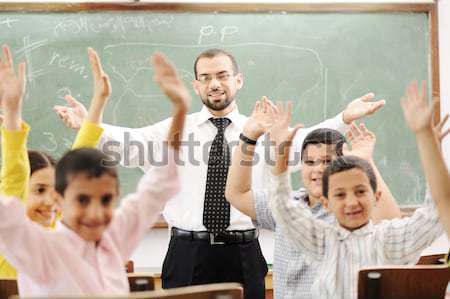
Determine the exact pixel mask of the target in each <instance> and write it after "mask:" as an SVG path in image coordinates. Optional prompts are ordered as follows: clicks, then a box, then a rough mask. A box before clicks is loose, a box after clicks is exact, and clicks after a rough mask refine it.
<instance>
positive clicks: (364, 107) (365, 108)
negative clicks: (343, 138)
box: [342, 93, 386, 124]
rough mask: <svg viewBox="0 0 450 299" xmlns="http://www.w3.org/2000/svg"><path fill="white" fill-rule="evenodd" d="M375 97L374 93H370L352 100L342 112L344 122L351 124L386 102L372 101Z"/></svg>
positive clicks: (375, 110)
mask: <svg viewBox="0 0 450 299" xmlns="http://www.w3.org/2000/svg"><path fill="white" fill-rule="evenodd" d="M374 98H375V95H374V94H373V93H368V94H365V95H363V96H362V97H360V98H357V99H355V100H353V101H351V102H350V103H349V104H348V105H347V107H346V108H345V110H344V112H343V114H342V117H343V120H344V122H345V123H346V124H351V123H352V122H353V121H355V120H358V119H360V118H363V117H365V116H367V115H370V114H373V113H375V112H377V111H378V110H380V109H381V107H383V106H384V104H386V101H385V100H378V101H372V100H373V99H374Z"/></svg>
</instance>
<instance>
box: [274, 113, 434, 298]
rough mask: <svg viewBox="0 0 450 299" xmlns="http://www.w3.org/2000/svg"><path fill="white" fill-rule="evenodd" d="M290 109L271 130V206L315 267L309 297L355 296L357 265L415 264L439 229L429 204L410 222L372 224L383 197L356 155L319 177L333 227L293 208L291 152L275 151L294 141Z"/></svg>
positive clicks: (367, 166) (301, 208) (368, 168)
mask: <svg viewBox="0 0 450 299" xmlns="http://www.w3.org/2000/svg"><path fill="white" fill-rule="evenodd" d="M291 107H292V105H289V106H288V109H284V107H281V109H280V110H281V111H282V112H281V113H280V114H281V115H280V119H279V121H277V122H276V123H275V125H273V126H272V127H271V129H270V134H271V135H270V136H271V138H273V139H274V141H275V144H276V146H277V147H276V148H277V150H278V152H277V155H276V164H275V167H274V168H273V171H272V172H273V174H274V176H273V177H272V182H271V186H270V193H269V205H270V207H271V210H272V213H273V216H274V218H275V220H276V221H277V223H279V224H280V225H282V226H283V229H284V230H285V232H286V234H287V235H288V237H289V238H290V240H291V241H292V243H293V244H294V245H296V246H297V247H298V248H299V249H300V250H302V252H303V253H304V255H305V257H306V258H308V260H310V261H311V262H316V263H318V264H317V273H319V274H318V275H316V277H315V279H314V283H313V286H312V293H313V298H349V299H352V298H356V297H357V275H358V271H359V269H360V268H361V267H365V266H376V265H384V264H412V263H415V262H417V260H418V258H419V256H420V252H421V251H422V250H423V249H424V248H425V247H427V246H428V245H430V244H431V242H432V241H433V240H434V239H436V238H437V237H438V236H439V235H440V234H441V233H442V227H441V226H440V225H439V219H438V216H437V213H436V210H435V207H434V205H433V204H432V201H427V203H426V205H425V206H424V207H423V208H420V209H418V210H417V211H416V212H415V213H414V214H413V216H412V217H410V218H404V219H393V220H385V221H382V222H381V223H379V224H376V225H374V224H373V223H372V222H371V221H370V215H371V212H372V210H373V208H374V206H376V205H377V204H378V201H379V199H380V196H381V193H380V191H377V180H376V177H375V173H374V171H373V169H372V167H371V166H370V164H369V163H368V162H366V161H365V160H363V159H360V158H357V157H354V156H347V157H345V156H343V157H339V158H337V159H336V160H335V161H333V162H332V163H331V164H330V166H328V168H327V169H326V170H325V173H324V175H323V183H322V194H323V196H324V200H326V202H327V203H328V209H329V210H330V211H331V212H333V214H334V216H335V218H336V220H337V222H338V225H337V226H336V225H330V224H328V223H325V222H324V221H321V220H318V219H316V218H315V217H313V215H312V214H311V212H310V211H309V210H308V209H307V208H305V207H304V206H303V205H294V204H292V202H291V201H289V200H288V198H289V195H290V192H291V189H290V182H289V175H288V173H287V172H286V169H287V159H288V156H289V153H288V151H286V150H280V149H279V145H280V144H285V143H286V142H287V144H289V142H290V141H291V140H292V137H293V136H292V132H290V131H289V130H288V124H289V121H290V115H291V109H292V108H291ZM287 147H288V146H287Z"/></svg>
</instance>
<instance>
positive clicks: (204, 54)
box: [194, 49, 239, 79]
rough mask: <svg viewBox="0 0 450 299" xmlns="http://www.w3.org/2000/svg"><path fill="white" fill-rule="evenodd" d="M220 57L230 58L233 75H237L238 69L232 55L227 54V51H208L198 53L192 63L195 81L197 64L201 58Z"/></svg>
mask: <svg viewBox="0 0 450 299" xmlns="http://www.w3.org/2000/svg"><path fill="white" fill-rule="evenodd" d="M220 55H224V56H227V57H228V58H230V60H231V64H232V65H233V72H234V74H237V73H239V68H238V65H237V62H236V59H235V58H234V56H233V55H231V54H230V53H228V52H227V51H225V50H222V49H208V50H206V51H203V52H202V53H200V55H198V56H197V58H196V59H195V62H194V74H195V79H197V64H198V61H199V60H200V59H201V58H214V57H216V56H220Z"/></svg>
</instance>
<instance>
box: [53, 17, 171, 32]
mask: <svg viewBox="0 0 450 299" xmlns="http://www.w3.org/2000/svg"><path fill="white" fill-rule="evenodd" d="M174 19H175V18H174V16H171V15H164V16H161V17H155V18H152V17H146V16H120V15H116V16H108V17H104V16H97V17H95V18H88V17H87V16H82V17H79V18H70V19H67V20H64V21H63V22H60V23H58V24H57V25H56V26H55V28H54V30H53V33H54V35H55V37H59V36H61V35H62V34H73V35H77V34H80V33H94V34H101V33H122V34H125V33H127V32H136V31H139V30H140V31H142V32H153V31H154V30H156V27H159V26H163V25H164V26H165V27H167V26H168V25H170V24H172V23H173V21H174ZM124 37H125V36H124Z"/></svg>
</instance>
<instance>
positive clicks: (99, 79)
mask: <svg viewBox="0 0 450 299" xmlns="http://www.w3.org/2000/svg"><path fill="white" fill-rule="evenodd" d="M88 56H89V61H90V63H91V67H92V76H93V78H94V95H93V96H92V100H91V105H90V107H89V112H88V116H87V118H88V120H89V121H91V122H94V123H97V124H98V123H101V121H102V117H103V110H104V109H105V106H106V103H107V101H108V98H109V96H110V95H111V83H110V81H109V77H108V75H106V74H105V72H104V71H103V68H102V64H101V62H100V58H99V57H98V54H97V52H95V50H94V49H92V48H88Z"/></svg>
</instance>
